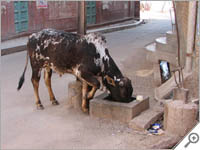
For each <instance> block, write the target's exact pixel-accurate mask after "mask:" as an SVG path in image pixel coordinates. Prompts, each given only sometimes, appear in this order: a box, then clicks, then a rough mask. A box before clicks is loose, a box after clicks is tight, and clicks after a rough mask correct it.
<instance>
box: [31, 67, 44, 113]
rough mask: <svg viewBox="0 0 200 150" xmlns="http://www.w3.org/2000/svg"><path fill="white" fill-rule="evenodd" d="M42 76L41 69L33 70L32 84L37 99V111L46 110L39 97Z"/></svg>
mask: <svg viewBox="0 0 200 150" xmlns="http://www.w3.org/2000/svg"><path fill="white" fill-rule="evenodd" d="M40 74H41V69H40V68H37V69H32V78H31V81H32V84H33V88H34V94H35V98H36V106H37V109H44V107H43V105H42V103H41V101H40V97H39V91H38V89H39V81H40Z"/></svg>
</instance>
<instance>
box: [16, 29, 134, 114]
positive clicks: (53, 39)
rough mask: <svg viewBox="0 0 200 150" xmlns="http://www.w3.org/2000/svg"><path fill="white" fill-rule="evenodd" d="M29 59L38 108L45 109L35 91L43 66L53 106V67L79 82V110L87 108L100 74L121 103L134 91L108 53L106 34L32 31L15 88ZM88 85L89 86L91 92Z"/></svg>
mask: <svg viewBox="0 0 200 150" xmlns="http://www.w3.org/2000/svg"><path fill="white" fill-rule="evenodd" d="M28 55H29V57H28ZM28 58H30V62H31V67H32V78H31V81H32V84H33V87H34V93H35V96H36V105H37V108H38V109H43V108H44V107H43V105H42V103H41V101H40V97H39V94H38V87H39V80H40V76H41V70H42V69H43V68H44V69H45V72H44V79H45V84H46V86H47V88H48V92H49V95H50V100H51V102H52V104H53V105H58V104H59V103H58V101H57V100H56V98H55V96H54V94H53V91H52V88H51V75H52V70H54V71H55V72H57V73H59V74H60V75H62V74H64V73H71V74H73V75H75V76H76V77H77V78H78V79H79V80H80V81H81V82H82V109H83V111H84V112H86V111H88V108H87V106H86V104H87V100H89V99H92V98H93V96H94V94H95V92H96V90H97V89H98V88H99V87H100V82H99V80H98V78H99V77H101V79H102V82H103V84H104V86H105V87H106V88H107V89H108V90H109V91H110V95H111V97H112V99H114V100H116V101H120V102H126V101H128V100H130V99H131V95H132V92H133V88H132V85H131V81H130V80H129V79H128V78H127V77H124V76H123V75H122V73H121V71H120V70H119V68H118V67H117V65H116V64H115V62H114V60H113V59H112V57H111V56H110V54H109V52H108V49H107V47H106V40H105V37H103V36H102V35H100V34H98V33H89V34H87V35H78V34H73V33H67V32H64V31H58V30H54V29H44V30H42V31H40V32H38V33H33V34H32V35H31V36H30V37H29V39H28V43H27V58H26V65H25V68H24V72H23V74H22V76H21V78H20V81H19V85H18V88H17V89H18V90H19V89H20V88H21V87H22V85H23V82H24V74H25V72H26V68H27V64H28ZM88 87H90V89H91V90H90V91H89V90H88Z"/></svg>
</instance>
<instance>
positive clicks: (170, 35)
mask: <svg viewBox="0 0 200 150" xmlns="http://www.w3.org/2000/svg"><path fill="white" fill-rule="evenodd" d="M166 38H167V41H168V40H169V39H174V40H176V39H177V37H176V33H174V32H172V31H167V32H166Z"/></svg>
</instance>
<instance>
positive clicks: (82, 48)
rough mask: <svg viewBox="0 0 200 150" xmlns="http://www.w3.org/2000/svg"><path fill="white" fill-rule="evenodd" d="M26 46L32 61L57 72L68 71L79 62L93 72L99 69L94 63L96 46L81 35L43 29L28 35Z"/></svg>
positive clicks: (96, 55) (96, 56)
mask: <svg viewBox="0 0 200 150" xmlns="http://www.w3.org/2000/svg"><path fill="white" fill-rule="evenodd" d="M27 47H28V51H29V55H30V57H31V58H32V60H33V61H35V62H38V64H41V63H42V64H44V63H46V64H49V65H50V66H51V67H52V66H53V67H56V68H57V70H59V72H63V73H64V72H69V70H72V68H74V67H76V66H77V65H80V64H84V65H85V66H88V67H89V66H90V67H89V68H90V69H94V70H91V71H95V74H96V73H97V72H98V71H99V69H98V71H97V70H96V64H95V63H94V58H98V57H99V56H98V54H97V53H96V48H95V46H94V45H93V44H91V43H88V42H87V41H86V39H85V38H84V37H81V35H78V34H73V33H68V32H63V31H58V30H54V29H44V30H42V31H40V32H38V33H35V34H32V35H31V36H30V37H29V40H28V43H27ZM98 68H99V67H98Z"/></svg>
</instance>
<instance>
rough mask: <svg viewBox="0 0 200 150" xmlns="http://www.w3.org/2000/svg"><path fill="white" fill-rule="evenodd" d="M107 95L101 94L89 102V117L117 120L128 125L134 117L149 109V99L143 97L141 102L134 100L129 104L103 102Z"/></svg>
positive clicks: (134, 97)
mask: <svg viewBox="0 0 200 150" xmlns="http://www.w3.org/2000/svg"><path fill="white" fill-rule="evenodd" d="M107 96H108V94H106V93H103V94H101V95H99V96H97V97H95V98H94V99H93V100H91V101H90V106H89V110H90V112H89V113H90V116H92V117H99V118H106V119H113V120H119V121H121V122H126V123H128V122H129V121H130V120H132V119H133V118H134V117H136V116H138V115H139V114H140V113H141V112H143V111H144V110H147V109H148V108H149V97H143V99H142V100H136V96H133V99H134V100H133V101H131V102H129V103H120V102H115V101H110V100H105V98H106V97H107Z"/></svg>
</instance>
